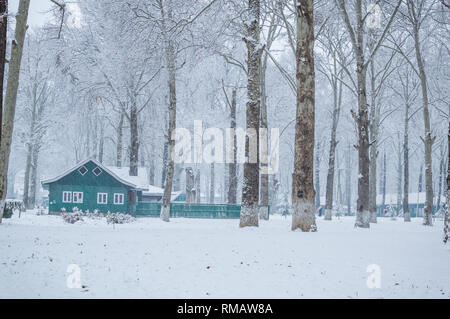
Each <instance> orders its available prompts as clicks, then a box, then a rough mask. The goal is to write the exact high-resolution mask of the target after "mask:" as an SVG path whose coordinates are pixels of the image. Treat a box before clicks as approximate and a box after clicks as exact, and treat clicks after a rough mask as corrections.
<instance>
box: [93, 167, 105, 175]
mask: <svg viewBox="0 0 450 319" xmlns="http://www.w3.org/2000/svg"><path fill="white" fill-rule="evenodd" d="M96 169H99V170H100V173H98V174H95V170H96ZM102 173H103V170H102V169H101V168H100V167H98V166H97V167H96V168H94V169H93V170H92V174H94V175H95V176H96V177H99V176H100V175H102Z"/></svg>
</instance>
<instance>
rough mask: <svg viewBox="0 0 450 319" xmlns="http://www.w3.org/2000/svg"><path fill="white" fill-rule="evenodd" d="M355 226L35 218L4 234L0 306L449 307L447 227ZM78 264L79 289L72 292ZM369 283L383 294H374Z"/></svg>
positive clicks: (13, 224) (277, 220) (10, 224)
mask: <svg viewBox="0 0 450 319" xmlns="http://www.w3.org/2000/svg"><path fill="white" fill-rule="evenodd" d="M353 223H354V219H353V218H343V219H341V220H334V221H333V222H325V221H322V220H319V221H318V227H319V232H318V233H311V234H303V233H299V232H295V233H294V232H291V231H290V223H289V219H287V220H286V219H282V218H281V217H273V218H272V220H271V221H269V222H262V224H261V227H260V228H259V229H239V228H238V221H236V220H231V221H230V220H186V219H175V220H172V222H171V223H170V224H165V223H162V222H161V221H159V220H157V219H139V220H137V221H136V222H134V223H133V224H128V225H119V226H116V227H115V228H114V229H113V227H112V226H108V225H106V222H105V220H96V221H95V220H88V221H85V222H82V223H79V224H76V225H68V224H64V222H63V220H62V218H61V217H54V216H36V215H35V213H33V212H28V213H27V214H25V215H22V218H21V219H18V217H17V216H14V217H13V219H10V220H5V221H4V224H3V225H1V226H0V298H200V299H204V298H446V299H448V298H450V268H449V267H450V251H449V249H450V246H447V247H445V246H444V245H443V243H442V222H441V221H436V226H435V227H433V228H426V227H424V226H422V225H421V224H420V223H421V220H416V221H414V222H413V223H411V224H405V223H403V222H402V221H401V220H398V221H391V220H389V219H382V220H381V221H380V223H379V224H378V225H375V226H373V228H372V229H371V230H362V229H354V228H353ZM72 264H75V265H78V266H79V269H80V279H81V284H82V288H81V289H77V288H75V289H69V288H68V286H67V279H68V277H69V276H72V275H73V272H68V266H69V265H72ZM370 265H377V266H372V268H370V267H369V266H370ZM368 267H369V270H372V271H373V269H375V272H372V273H368V272H367V270H368ZM373 267H375V268H373ZM377 267H379V268H377ZM377 269H378V270H380V272H379V275H380V276H379V277H373V276H376V275H377V274H378V272H377V271H376V270H377ZM69 271H73V268H69ZM369 276H372V277H370V278H372V279H374V278H375V279H374V280H372V281H370V282H372V283H374V282H375V283H376V282H377V278H379V279H380V281H379V282H380V284H381V288H379V289H377V288H374V289H369V287H368V285H367V281H368V277H369Z"/></svg>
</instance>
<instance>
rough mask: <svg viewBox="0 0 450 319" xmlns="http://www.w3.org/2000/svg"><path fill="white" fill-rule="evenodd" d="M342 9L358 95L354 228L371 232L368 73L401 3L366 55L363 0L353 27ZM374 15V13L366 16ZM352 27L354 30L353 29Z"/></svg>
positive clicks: (357, 5)
mask: <svg viewBox="0 0 450 319" xmlns="http://www.w3.org/2000/svg"><path fill="white" fill-rule="evenodd" d="M337 1H338V4H339V7H340V9H341V14H342V17H343V19H344V22H345V26H346V29H347V32H348V35H349V37H350V41H351V43H352V48H353V55H354V56H355V59H356V77H357V81H356V83H357V84H356V86H357V93H358V112H357V113H355V112H354V111H352V115H353V118H354V119H355V122H356V124H357V127H358V145H357V146H356V147H357V149H358V153H359V156H358V157H359V178H358V203H357V213H356V223H355V226H356V227H360V228H370V212H369V187H370V184H369V182H370V167H369V163H370V159H369V147H370V141H369V125H370V120H369V108H368V103H367V69H368V66H369V64H370V62H371V61H372V59H373V57H374V56H375V54H376V53H377V51H378V50H379V49H380V47H381V45H382V43H383V41H384V40H385V37H386V34H387V32H388V30H389V29H390V27H391V24H392V22H393V20H394V17H395V16H396V14H397V12H398V10H399V8H400V5H401V3H402V1H403V0H399V1H398V3H397V5H396V7H395V8H394V11H393V13H392V15H391V17H390V19H389V22H388V23H387V25H386V26H385V28H384V30H383V32H382V33H381V36H380V37H379V38H378V39H377V40H376V41H375V43H376V44H375V45H374V46H373V50H371V51H370V52H369V53H368V54H366V51H368V50H367V49H366V46H365V41H364V35H365V31H366V27H365V21H366V18H367V15H366V14H363V0H355V2H354V9H355V14H356V23H352V22H351V20H350V15H349V13H348V11H347V7H346V4H345V1H344V0H337ZM369 13H370V14H375V13H374V12H369ZM354 24H355V27H354V26H353V25H354Z"/></svg>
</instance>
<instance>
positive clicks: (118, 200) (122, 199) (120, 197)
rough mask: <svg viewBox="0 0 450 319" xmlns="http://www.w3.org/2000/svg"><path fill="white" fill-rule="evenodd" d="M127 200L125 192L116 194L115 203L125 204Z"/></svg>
mask: <svg viewBox="0 0 450 319" xmlns="http://www.w3.org/2000/svg"><path fill="white" fill-rule="evenodd" d="M124 202H125V195H124V194H114V205H123V204H124Z"/></svg>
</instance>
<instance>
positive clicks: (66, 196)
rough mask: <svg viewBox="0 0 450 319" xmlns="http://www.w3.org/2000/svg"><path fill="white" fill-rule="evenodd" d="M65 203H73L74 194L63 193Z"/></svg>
mask: <svg viewBox="0 0 450 319" xmlns="http://www.w3.org/2000/svg"><path fill="white" fill-rule="evenodd" d="M63 203H72V192H63Z"/></svg>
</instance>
